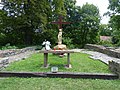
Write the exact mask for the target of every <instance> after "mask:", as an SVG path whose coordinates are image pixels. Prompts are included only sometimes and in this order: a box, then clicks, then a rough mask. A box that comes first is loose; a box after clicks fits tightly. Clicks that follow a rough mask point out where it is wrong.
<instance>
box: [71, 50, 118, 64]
mask: <svg viewBox="0 0 120 90" xmlns="http://www.w3.org/2000/svg"><path fill="white" fill-rule="evenodd" d="M73 50H74V51H75V52H81V53H86V54H89V55H90V58H92V59H95V60H100V61H102V62H104V63H105V64H109V61H112V60H113V61H114V60H119V61H120V59H118V58H114V57H111V56H108V55H106V54H103V53H100V52H96V51H89V50H87V49H73Z"/></svg>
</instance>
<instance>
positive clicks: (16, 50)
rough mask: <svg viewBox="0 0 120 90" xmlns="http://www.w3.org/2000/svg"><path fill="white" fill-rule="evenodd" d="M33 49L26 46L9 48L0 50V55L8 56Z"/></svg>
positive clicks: (2, 56)
mask: <svg viewBox="0 0 120 90" xmlns="http://www.w3.org/2000/svg"><path fill="white" fill-rule="evenodd" d="M33 50H35V48H34V47H27V48H23V49H10V50H1V51H0V57H1V58H4V57H9V56H14V55H17V54H20V53H24V52H26V51H33Z"/></svg>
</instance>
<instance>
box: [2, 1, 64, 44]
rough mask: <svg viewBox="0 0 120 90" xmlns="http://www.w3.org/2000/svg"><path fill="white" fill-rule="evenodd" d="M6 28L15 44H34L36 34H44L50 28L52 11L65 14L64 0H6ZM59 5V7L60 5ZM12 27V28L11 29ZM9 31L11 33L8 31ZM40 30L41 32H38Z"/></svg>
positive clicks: (4, 9) (4, 8)
mask: <svg viewBox="0 0 120 90" xmlns="http://www.w3.org/2000/svg"><path fill="white" fill-rule="evenodd" d="M3 3H4V7H3V11H5V13H6V16H7V18H6V19H4V25H5V26H6V27H5V28H4V30H5V33H6V34H7V36H10V37H11V40H12V41H13V40H14V42H12V41H10V42H12V43H13V44H15V43H17V44H20V43H21V44H23V43H24V44H28V45H29V44H33V43H34V41H35V39H36V36H38V35H41V36H43V35H42V34H44V33H45V32H46V31H47V29H48V28H49V25H48V24H49V22H51V20H52V13H54V14H57V13H58V14H62V13H64V15H65V10H64V7H63V5H62V4H63V3H64V0H62V1H61V2H60V1H59V2H57V0H4V1H3ZM58 6H59V7H58ZM9 29H10V30H9ZM7 31H9V33H8V32H7ZM36 31H39V33H40V34H37V33H36ZM47 32H48V31H47Z"/></svg>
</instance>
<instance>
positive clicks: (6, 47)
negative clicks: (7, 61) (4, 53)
mask: <svg viewBox="0 0 120 90" xmlns="http://www.w3.org/2000/svg"><path fill="white" fill-rule="evenodd" d="M17 48H18V47H16V46H11V45H10V43H7V44H6V45H5V46H2V47H1V50H6V49H17Z"/></svg>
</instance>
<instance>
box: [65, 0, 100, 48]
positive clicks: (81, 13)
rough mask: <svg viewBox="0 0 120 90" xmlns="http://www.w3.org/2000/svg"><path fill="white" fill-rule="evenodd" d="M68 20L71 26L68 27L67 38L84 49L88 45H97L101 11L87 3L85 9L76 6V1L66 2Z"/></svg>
mask: <svg viewBox="0 0 120 90" xmlns="http://www.w3.org/2000/svg"><path fill="white" fill-rule="evenodd" d="M66 8H67V12H69V13H67V17H68V18H67V19H68V21H71V22H72V23H71V25H69V26H66V27H65V28H66V30H64V32H66V33H67V34H69V35H67V36H69V37H70V38H71V39H72V43H74V45H76V46H77V47H84V45H85V44H86V43H96V42H97V36H98V31H99V23H100V15H99V9H98V8H97V7H96V6H94V5H92V4H88V3H86V4H85V5H83V7H82V8H81V7H79V6H75V0H70V2H69V3H68V2H67V0H66Z"/></svg>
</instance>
